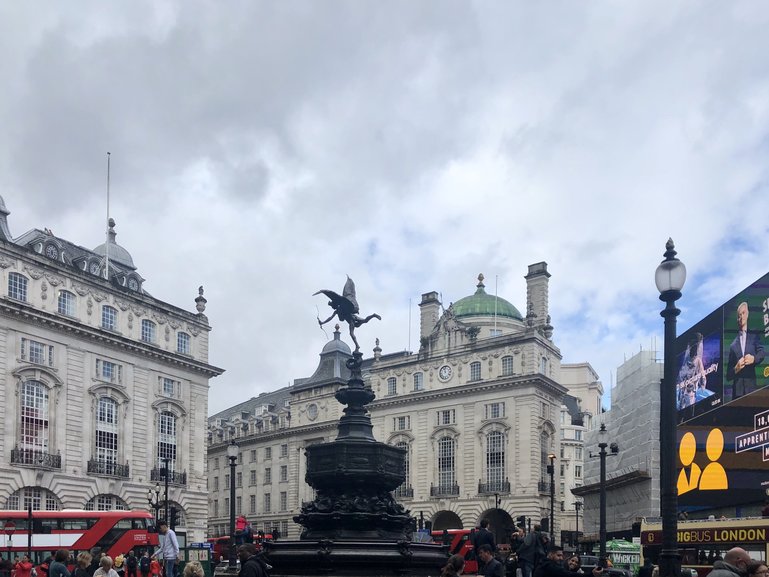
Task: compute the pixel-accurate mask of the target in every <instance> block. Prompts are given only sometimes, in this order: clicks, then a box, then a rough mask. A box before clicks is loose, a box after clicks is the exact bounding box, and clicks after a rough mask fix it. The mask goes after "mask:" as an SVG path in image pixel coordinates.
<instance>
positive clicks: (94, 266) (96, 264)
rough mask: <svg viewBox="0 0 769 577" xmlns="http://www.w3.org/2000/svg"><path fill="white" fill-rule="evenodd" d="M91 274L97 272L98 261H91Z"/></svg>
mask: <svg viewBox="0 0 769 577" xmlns="http://www.w3.org/2000/svg"><path fill="white" fill-rule="evenodd" d="M91 274H99V263H98V262H92V263H91Z"/></svg>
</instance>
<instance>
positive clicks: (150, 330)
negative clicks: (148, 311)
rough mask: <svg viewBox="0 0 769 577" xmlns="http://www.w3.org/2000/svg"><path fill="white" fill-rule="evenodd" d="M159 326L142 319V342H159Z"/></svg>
mask: <svg viewBox="0 0 769 577" xmlns="http://www.w3.org/2000/svg"><path fill="white" fill-rule="evenodd" d="M157 334H158V326H157V325H156V324H155V323H154V322H152V321H151V320H149V319H142V340H143V341H144V342H145V343H154V342H155V341H156V340H157V338H158V337H157Z"/></svg>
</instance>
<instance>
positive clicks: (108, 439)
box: [96, 397, 118, 465]
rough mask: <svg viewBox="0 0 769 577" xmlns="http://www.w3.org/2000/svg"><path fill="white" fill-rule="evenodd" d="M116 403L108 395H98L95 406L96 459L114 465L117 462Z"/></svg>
mask: <svg viewBox="0 0 769 577" xmlns="http://www.w3.org/2000/svg"><path fill="white" fill-rule="evenodd" d="M117 411H118V404H117V403H116V402H115V400H114V399H111V398H109V397H99V401H98V405H97V407H96V460H97V461H98V462H100V463H108V464H111V465H114V464H116V463H117V462H118V413H117Z"/></svg>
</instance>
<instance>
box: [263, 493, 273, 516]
mask: <svg viewBox="0 0 769 577" xmlns="http://www.w3.org/2000/svg"><path fill="white" fill-rule="evenodd" d="M264 512H265V513H272V496H271V495H270V494H269V493H265V494H264Z"/></svg>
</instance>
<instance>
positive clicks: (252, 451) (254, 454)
mask: <svg viewBox="0 0 769 577" xmlns="http://www.w3.org/2000/svg"><path fill="white" fill-rule="evenodd" d="M251 462H252V463H256V449H251Z"/></svg>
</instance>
